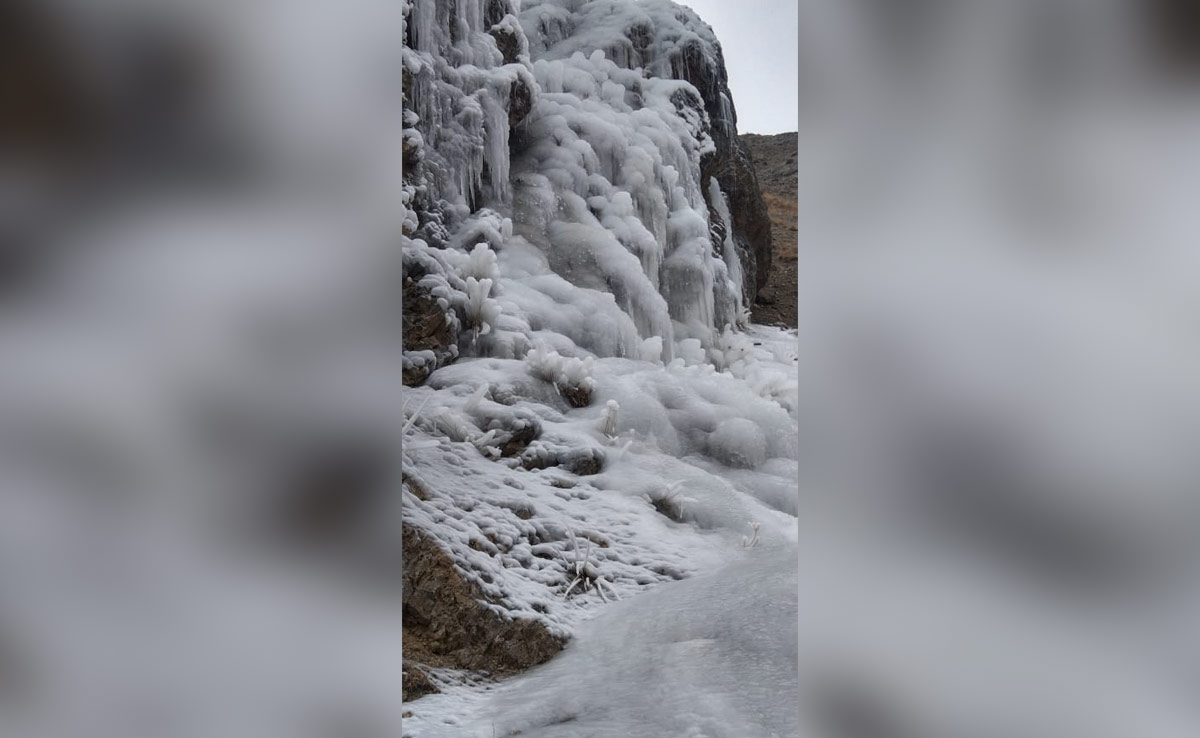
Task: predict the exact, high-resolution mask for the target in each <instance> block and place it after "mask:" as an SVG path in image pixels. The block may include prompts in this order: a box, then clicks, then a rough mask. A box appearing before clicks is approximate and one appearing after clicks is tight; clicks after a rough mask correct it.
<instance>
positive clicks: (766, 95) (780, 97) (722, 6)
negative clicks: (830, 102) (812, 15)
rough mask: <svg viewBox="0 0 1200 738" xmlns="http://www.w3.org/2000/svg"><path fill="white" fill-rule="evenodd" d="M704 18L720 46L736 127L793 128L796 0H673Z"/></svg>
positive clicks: (745, 130)
mask: <svg viewBox="0 0 1200 738" xmlns="http://www.w3.org/2000/svg"><path fill="white" fill-rule="evenodd" d="M676 2H680V3H681V4H683V5H687V6H689V7H691V8H692V10H695V11H696V12H697V13H698V14H699V15H700V17H701V18H703V19H704V20H705V22H707V23H708V24H709V25H710V26H712V27H713V31H715V32H716V34H717V38H718V39H719V40H720V41H721V48H722V49H724V51H725V66H726V68H727V69H728V71H729V89H730V90H731V91H732V92H733V104H734V106H736V108H737V114H738V132H739V133H783V132H785V131H794V130H796V128H797V119H796V63H797V49H796V43H797V41H796V36H797V33H796V29H797V24H798V22H799V21H798V18H799V13H798V8H799V4H798V3H797V0H676Z"/></svg>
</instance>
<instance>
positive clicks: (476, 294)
mask: <svg viewBox="0 0 1200 738" xmlns="http://www.w3.org/2000/svg"><path fill="white" fill-rule="evenodd" d="M491 292H492V280H490V279H475V278H474V277H467V300H466V304H465V305H464V308H465V310H466V313H467V320H468V324H469V325H470V326H471V329H472V331H473V332H474V335H475V337H477V338H478V337H479V336H486V335H487V334H488V333H491V332H492V328H493V326H495V324H496V319H497V318H499V317H500V303H498V302H496V301H495V300H493V299H492V298H491V297H490V295H491Z"/></svg>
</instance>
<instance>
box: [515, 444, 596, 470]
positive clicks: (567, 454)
mask: <svg viewBox="0 0 1200 738" xmlns="http://www.w3.org/2000/svg"><path fill="white" fill-rule="evenodd" d="M521 466H522V467H523V468H525V469H528V470H534V469H549V468H551V467H558V468H561V469H563V470H565V471H569V472H571V473H572V474H575V475H578V476H581V477H586V476H591V475H593V474H599V473H600V472H601V471H603V469H604V453H603V452H602V451H598V450H596V449H592V448H570V449H568V448H563V449H549V448H546V447H539V448H536V449H534V448H529V449H526V451H525V453H523V454H521Z"/></svg>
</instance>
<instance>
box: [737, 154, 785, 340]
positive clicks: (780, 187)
mask: <svg viewBox="0 0 1200 738" xmlns="http://www.w3.org/2000/svg"><path fill="white" fill-rule="evenodd" d="M741 140H742V143H744V144H745V146H746V148H747V150H749V152H750V156H751V157H752V158H753V159H754V170H755V173H756V174H757V175H758V184H759V187H760V188H761V190H762V198H763V201H764V202H766V204H767V212H768V214H769V215H770V219H771V245H772V249H773V250H774V252H775V253H774V257H773V260H772V264H773V266H772V268H771V273H770V276H769V278H768V279H767V283H766V284H765V285H764V286H763V287H762V288H761V289H760V290H759V293H758V299H757V300H755V303H754V306H753V308H752V309H751V312H752V314H753V316H754V322H756V323H763V324H766V325H782V326H785V327H787V328H795V327H796V317H797V316H796V307H797V306H796V301H797V294H796V276H797V275H796V248H797V246H798V244H797V237H798V235H799V234H798V233H797V231H796V227H797V223H796V175H797V171H798V170H797V167H796V143H797V142H796V134H795V133H780V134H777V135H774V136H759V135H755V134H753V133H748V134H745V135H743V136H741Z"/></svg>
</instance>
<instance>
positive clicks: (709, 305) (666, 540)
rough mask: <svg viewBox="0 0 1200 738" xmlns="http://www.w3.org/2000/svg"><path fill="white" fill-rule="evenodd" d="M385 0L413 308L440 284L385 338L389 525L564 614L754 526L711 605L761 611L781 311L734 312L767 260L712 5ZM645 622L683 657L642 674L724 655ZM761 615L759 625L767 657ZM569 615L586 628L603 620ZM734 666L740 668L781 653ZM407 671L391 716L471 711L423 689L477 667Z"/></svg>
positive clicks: (787, 437) (530, 604) (783, 480)
mask: <svg viewBox="0 0 1200 738" xmlns="http://www.w3.org/2000/svg"><path fill="white" fill-rule="evenodd" d="M406 8H407V18H408V31H407V33H408V38H409V47H408V48H407V49H406V50H405V68H406V70H407V80H408V86H407V87H406V90H407V92H406V95H407V97H406V126H407V129H406V133H405V138H406V151H407V152H408V153H407V156H406V159H405V162H406V164H407V165H408V168H407V170H406V173H405V176H404V189H405V191H404V194H403V196H402V198H401V199H402V201H403V202H404V203H405V207H406V211H405V213H404V214H403V220H404V222H405V223H406V227H405V230H404V237H403V238H402V239H401V245H402V247H403V251H404V255H405V263H406V275H407V276H408V277H409V279H408V280H407V281H406V282H405V284H406V287H408V288H409V289H410V294H416V295H420V298H419V300H420V302H419V303H418V302H413V303H411V304H413V305H415V306H416V307H417V309H418V310H419V311H420V312H421V313H422V315H423V316H427V318H426V317H422V318H421V320H422V321H424V323H422V325H426V326H430V325H440V323H439V320H440V318H439V317H438V315H437V311H438V310H442V311H445V312H446V313H447V315H448V317H449V321H448V322H447V325H449V326H450V329H449V330H446V331H444V333H443V334H439V336H440V339H439V341H432V342H431V343H430V344H428V345H427V344H426V343H424V341H425V339H426V338H427V337H429V336H432V335H434V331H433V330H432V329H429V328H428V327H426V328H424V329H422V330H423V332H422V333H421V334H420V341H419V342H417V343H414V345H411V346H409V345H408V344H407V342H408V340H409V339H408V338H406V354H405V355H406V367H411V369H412V372H413V375H414V376H417V377H418V381H416V382H412V383H410V384H412V385H416V386H413V387H412V388H410V389H407V390H406V392H407V394H409V395H412V396H415V397H420V398H421V400H422V401H423V402H427V403H428V404H427V405H426V410H425V411H424V412H423V414H422V417H421V418H419V419H417V420H416V421H415V424H414V426H413V433H412V436H413V439H414V442H413V443H410V444H409V448H410V449H411V452H410V453H406V456H405V474H406V479H407V480H408V482H409V484H408V487H407V489H406V492H405V499H404V510H405V513H404V514H405V524H406V525H407V526H411V527H412V528H413V529H416V530H421V531H424V532H427V533H428V534H429V535H430V536H431V537H432V538H433V539H435V540H436V541H437V543H438V545H439V546H440V547H442V548H443V549H444V550H446V551H447V552H448V553H449V555H450V556H451V558H452V559H453V560H454V561H455V562H456V564H457V565H458V566H459V567H460V573H461V574H462V575H463V576H464V577H465V578H466V579H468V580H469V581H470V582H471V583H472V585H473V586H475V587H477V588H478V591H480V592H481V593H482V594H483V596H484V597H485V598H486V599H487V602H488V606H489V607H492V608H495V609H496V611H498V612H501V613H503V614H504V616H505V617H509V618H517V619H521V620H525V621H532V622H534V623H537V624H539V626H541V627H544V628H546V629H547V630H548V631H549V632H551V633H553V634H555V635H556V636H563V637H566V636H570V635H572V634H574V633H575V631H576V628H577V627H578V624H579V622H580V621H581V620H582V619H584V618H586V617H589V616H590V614H591V613H592V612H593V611H594V609H595V608H599V607H604V606H605V602H606V601H607V600H615V599H617V598H621V599H632V600H633V601H632V602H629V603H622V604H623V605H625V604H627V605H628V606H629V607H631V608H633V610H631V612H645V613H646V614H645V615H626V617H639V618H641V617H650V616H651V615H650V614H649V613H651V612H654V611H655V608H656V607H662V606H667V605H664V604H663V603H665V602H667V601H668V600H670V597H669V596H668V595H665V594H664V597H666V599H665V600H662V601H659V600H647V601H646V604H642V605H638V604H636V603H637V602H638V601H639V600H640V599H641V596H642V593H643V591H644V590H646V589H650V588H654V587H658V586H661V585H664V584H666V585H673V584H674V583H675V582H676V580H680V579H685V578H689V577H691V576H693V575H697V574H704V573H710V574H711V573H712V572H714V570H717V569H721V568H723V567H724V566H725V565H726V564H728V563H729V562H731V561H741V560H742V559H743V558H745V557H747V556H749V553H748V551H747V550H746V549H743V548H742V547H741V546H740V544H739V541H740V540H741V538H742V536H743V534H744V533H745V532H746V531H747V530H749V529H751V527H752V526H756V530H759V529H760V530H761V533H760V534H759V535H761V540H762V542H763V544H764V546H767V547H770V548H772V549H773V550H775V551H776V552H777V556H776V559H777V561H776V563H775V564H771V565H769V566H768V569H771V571H772V572H773V574H772V575H771V576H772V577H774V578H773V579H772V580H771V584H770V586H769V587H767V588H766V589H764V590H763V592H761V593H760V595H759V596H760V599H759V600H756V601H755V602H753V603H752V602H750V601H747V602H746V603H743V604H744V605H745V608H742V607H740V606H739V607H735V608H734V610H732V611H730V614H729V617H730V618H731V620H730V623H729V624H728V625H723V626H721V628H734V627H736V626H735V625H733V622H734V621H735V620H738V619H739V618H745V619H747V620H753V619H754V618H755V617H761V616H762V615H763V614H764V612H766V611H764V610H763V609H762V608H759V607H758V604H757V603H759V602H764V601H771V603H772V604H771V605H770V607H769V608H767V610H769V611H770V613H772V614H771V615H770V618H776V617H778V618H782V619H786V618H787V613H788V612H794V607H795V603H794V595H792V596H791V599H789V590H788V586H789V584H788V581H787V576H788V575H787V565H786V560H787V558H788V556H789V553H788V552H789V551H791V552H794V542H795V535H794V528H795V520H796V519H795V517H794V516H795V513H796V510H797V500H796V492H795V487H794V485H795V479H796V456H797V448H796V447H797V441H798V437H797V434H796V413H797V409H798V403H797V402H796V388H795V345H794V342H795V335H794V334H789V333H787V332H784V331H780V330H776V329H767V328H763V327H761V326H755V325H752V324H750V323H749V322H748V321H747V320H746V314H747V308H748V304H749V301H750V299H752V297H753V290H754V289H755V275H758V276H759V277H761V276H763V275H765V273H766V269H767V265H766V263H765V262H764V263H761V264H759V263H758V262H757V261H756V256H755V253H754V250H753V249H752V248H751V247H750V246H749V245H748V244H749V241H750V237H749V236H748V235H747V233H746V232H745V228H744V226H743V224H742V223H741V222H740V221H739V220H738V219H737V215H736V214H735V213H734V212H732V211H733V210H734V208H733V207H732V206H731V204H730V203H731V200H732V198H733V197H734V196H738V193H736V192H734V191H733V190H731V189H730V187H731V186H732V185H731V184H730V183H731V182H735V180H734V179H731V177H730V175H729V171H732V170H734V169H736V168H737V166H740V165H735V164H729V160H730V158H731V157H734V156H735V155H736V152H734V151H733V149H732V148H731V146H732V144H731V141H736V123H735V115H734V111H733V106H732V101H731V100H730V98H729V95H728V91H727V89H725V88H726V83H725V81H724V62H723V59H722V57H721V49H720V44H719V43H718V42H717V40H716V38H715V37H714V36H713V34H712V31H711V29H710V28H709V27H708V26H707V25H705V24H704V23H703V22H702V21H701V20H700V19H699V18H698V17H697V16H696V15H695V14H694V13H693V12H692V11H690V10H688V9H687V8H684V7H682V6H679V5H676V4H674V3H672V2H667V1H665V0H646V1H645V2H633V0H619V1H617V0H598V1H596V2H587V3H582V2H575V1H573V0H554V1H553V2H539V1H538V0H529V1H528V2H524V3H521V5H520V7H519V8H518V6H517V4H516V3H515V2H509V1H508V0H487V1H486V2H485V1H483V0H470V1H462V0H460V1H459V2H456V3H447V2H440V1H438V0H409V2H408V3H407V5H406ZM722 162H724V163H722ZM727 170H729V171H727ZM743 184H744V183H743ZM747 187H748V188H749V189H750V190H752V191H753V195H754V197H759V196H758V193H757V187H756V185H754V184H753V182H752V181H751V182H750V184H749V185H747ZM740 196H741V197H743V198H744V197H746V196H747V195H746V193H741V195H740ZM756 268H757V269H756ZM415 299H416V298H414V300H415ZM405 305H406V307H407V306H409V305H410V302H409V298H406V302H405ZM407 325H408V322H407V319H406V326H407ZM418 344H419V345H418ZM434 344H436V345H434ZM418 362H420V364H419V366H418ZM414 402H415V400H414ZM581 539H585V540H581ZM577 548H578V550H577ZM580 551H583V552H585V553H580ZM580 556H584V557H585V558H586V565H585V563H583V562H581V560H580V558H579V557H580ZM776 564H777V565H776ZM581 567H583V568H582V569H581ZM749 568H753V567H752V566H751V567H749ZM580 571H586V574H587V576H586V577H585V579H586V582H585V581H583V580H581V579H579V575H580ZM738 571H739V572H740V570H738ZM741 576H742V574H740V573H737V572H731V573H728V574H725V575H724V579H723V582H724V583H723V584H721V585H719V586H718V589H720V590H721V591H722V592H724V591H725V589H730V588H736V587H737V586H738V585H737V583H738V582H739V581H740V577H741ZM585 585H586V586H585ZM584 592H586V595H584V594H583V593H584ZM592 593H595V595H593V594H592ZM601 595H603V596H601ZM610 595H611V596H610ZM628 596H632V597H628ZM677 596H678V597H685V596H686V595H684V594H683V593H682V592H681V593H680V594H679V595H677ZM721 596H722V597H726V596H727V594H722V595H721ZM668 604H669V603H668ZM719 604H720V603H715V602H714V603H713V606H714V607H715V606H718V605H719ZM726 604H727V603H726ZM722 606H724V605H722ZM641 608H644V610H642V609H641ZM704 617H705V616H702V615H701V616H699V618H700V619H704ZM616 620H619V616H616V615H614V622H615V621H616ZM779 622H782V620H779ZM779 622H776V621H775V620H771V622H769V623H768V622H762V623H759V624H757V625H755V626H753V627H756V628H759V629H760V630H761V632H763V633H764V634H765V633H767V632H768V631H769V630H770V629H771V628H774V627H776V626H778V625H779ZM658 635H659V634H656V633H652V632H647V633H646V634H645V635H644V638H645V639H646V641H647V642H648V641H653V640H654V639H655V638H656V637H657V636H658ZM661 635H662V637H663V639H664V641H663V643H662V644H661V646H662V649H663V654H666V656H667V662H669V664H675V665H676V666H678V667H679V669H680V670H681V671H679V672H678V673H677V672H675V671H672V669H673V668H674V667H671V666H667V667H665V668H666V671H664V672H663V675H662V676H663V678H667V679H675V678H680V675H681V673H682V671H684V670H686V668H687V667H686V666H685V664H687V663H688V660H689V659H692V658H697V659H700V660H701V661H703V662H706V663H707V664H708V665H707V666H705V667H704V668H706V669H708V668H715V664H717V663H719V662H721V661H723V660H724V659H729V658H733V655H732V653H731V652H730V651H729V648H730V646H729V645H728V644H719V645H718V644H717V642H716V641H714V642H713V648H711V649H705V648H699V649H696V650H695V652H694V653H692V652H690V651H688V649H689V648H690V647H689V646H688V645H687V644H677V643H673V641H672V639H675V638H677V637H678V638H683V636H682V635H679V634H676V633H662V634H661ZM786 636H787V634H786V633H783V634H781V638H782V640H781V641H779V643H778V644H774V645H772V644H770V643H768V641H770V638H771V637H770V636H766V635H764V641H763V643H762V646H763V648H764V650H765V651H768V652H771V657H770V658H771V659H772V662H771V663H772V667H771V669H775V668H776V667H778V668H780V669H783V676H784V677H785V678H787V675H788V674H789V673H791V672H788V670H787V668H786V664H788V663H790V660H791V659H792V658H793V657H792V654H794V645H792V646H789V645H788V638H787V637H786ZM580 637H583V638H588V639H589V643H590V645H585V644H583V643H581V644H580V648H584V649H595V650H598V651H604V650H606V649H609V648H610V646H609V645H605V644H606V643H607V641H606V640H605V639H611V636H599V637H597V638H596V639H594V640H590V639H592V636H580ZM685 640H686V639H685ZM735 640H736V638H735ZM775 646H777V648H776V647H775ZM647 647H648V646H647ZM639 648H640V647H639ZM679 649H682V650H679ZM789 649H790V650H789ZM676 651H677V653H676ZM672 654H674V655H672ZM610 655H611V658H612V659H613V660H614V663H616V661H619V660H620V659H621V658H625V657H628V658H631V659H635V658H637V656H636V655H634V654H632V653H628V652H626V654H625V656H621V655H620V654H617V653H615V652H613V653H611V654H610ZM733 660H734V661H736V662H741V660H740V659H738V658H733ZM742 665H743V666H744V667H745V669H746V672H747V673H754V674H757V677H756V678H757V679H759V680H760V682H761V683H762V684H765V683H767V682H769V681H771V680H774V679H776V678H778V677H779V676H780V675H779V674H778V673H776V672H775V671H772V670H768V669H765V668H759V667H756V666H755V665H753V664H750V663H743V664H742ZM644 666H645V668H646V669H647V670H653V669H654V668H655V666H654V665H653V664H652V663H647V664H645V665H644ZM563 668H566V669H568V670H570V669H575V668H578V665H571V664H570V663H568V665H567V666H566V667H563ZM739 668H741V667H739ZM791 671H792V672H794V669H792V670H791ZM768 672H769V673H768ZM429 677H430V678H431V679H433V680H434V681H435V682H438V683H439V685H440V688H441V690H442V692H443V694H441V695H431V696H429V697H425V698H422V699H421V700H418V701H417V702H415V703H412V705H411V708H412V710H413V712H414V716H413V718H412V720H411V721H410V722H409V723H408V725H410V726H411V730H413V731H414V732H413V735H421V736H433V735H441V734H447V735H448V734H456V735H468V734H470V735H476V734H477V733H475V732H474V731H475V729H476V728H475V727H474V726H472V728H471V731H472V732H470V733H466V732H463V731H464V730H465V729H466V723H463V722H460V721H465V720H468V719H469V718H468V714H469V713H471V712H472V710H471V709H469V708H468V707H467V706H464V705H463V704H450V705H449V706H448V705H447V703H446V702H445V700H446V699H450V700H451V703H453V700H454V699H455V698H454V695H459V694H463V693H464V690H465V694H467V695H468V696H470V699H483V698H484V697H486V694H485V693H484V692H481V691H479V690H478V689H475V688H472V687H470V686H469V679H470V677H469V675H466V674H464V673H461V672H454V671H453V670H441V671H439V670H436V669H433V670H429ZM604 678H607V677H606V676H603V675H600V674H597V675H596V679H598V680H599V679H604ZM464 680H465V681H464ZM751 681H754V680H753V679H751ZM747 688H748V689H751V690H752V691H753V690H756V689H758V688H757V687H747ZM514 689H515V690H516V694H518V695H519V694H521V690H522V689H525V690H528V689H529V685H525V686H524V687H522V686H520V685H514ZM736 693H737V690H736V687H735V686H734V685H733V684H732V682H730V681H729V680H726V679H724V678H715V679H714V680H713V681H710V682H707V683H705V684H704V685H702V694H704V695H708V696H710V697H713V698H714V699H717V698H718V696H719V695H722V694H723V695H724V696H723V697H719V698H720V699H725V700H728V699H736ZM524 694H525V699H526V700H527V701H530V703H531V704H532V701H536V699H537V698H535V697H533V696H532V695H531V694H530V693H528V692H525V693H524ZM613 697H614V696H613V695H610V696H609V697H601V698H599V701H600V702H601V703H602V702H603V701H604V700H605V699H611V698H613ZM514 699H517V700H520V699H521V698H520V697H519V696H518V697H515V698H514ZM704 699H705V698H704V697H702V696H701V695H700V694H695V695H691V696H688V697H686V698H684V699H683V700H681V702H680V705H679V709H680V710H685V709H686V705H687V704H688V703H695V704H699V702H702V701H703V700H704ZM755 699H757V697H755ZM760 708H761V709H771V710H776V711H778V708H779V705H771V706H769V707H768V706H767V705H766V704H765V703H764V705H761V706H755V707H753V708H752V709H753V710H758V709H760ZM482 709H483V710H484V712H487V711H488V710H489V709H490V708H482ZM748 715H749V713H746V715H743V716H741V717H736V716H734V717H730V720H732V721H733V723H731V726H733V727H730V728H729V730H731V731H733V732H732V733H729V734H730V735H732V734H737V735H742V736H752V735H759V734H761V735H763V736H768V735H771V733H769V732H762V731H760V732H759V733H755V732H753V731H751V732H746V730H747V729H748V728H747V725H748V723H745V722H739V721H745V720H750V719H751V718H749V717H748ZM551 717H552V716H551ZM545 718H546V716H544V715H533V714H531V715H530V716H526V717H525V718H521V719H523V720H526V721H527V723H526V724H527V727H528V726H532V725H533V724H535V723H538V722H539V721H541V720H543V719H545ZM772 720H776V721H777V722H778V723H779V725H781V726H782V725H786V724H788V723H789V721H790V720H792V718H791V717H790V712H786V713H785V712H777V714H776V715H775V716H774V717H773V718H772ZM514 721H517V718H516V717H515V716H514ZM529 721H532V722H529ZM709 722H711V720H710V721H709ZM705 724H707V723H705ZM513 725H514V726H515V725H516V722H514V723H513ZM676 727H681V728H682V727H687V726H683V724H682V723H680V724H679V725H678V726H676ZM691 727H692V728H694V729H696V730H699V729H700V728H701V723H696V725H695V726H691ZM508 729H509V730H511V729H513V728H511V727H510V728H508ZM689 729H690V728H689ZM479 730H480V731H481V732H479V733H478V734H480V735H483V734H489V733H487V728H486V727H480V728H479ZM617 730H618V731H619V728H618V729H617ZM442 731H449V732H445V733H443V732H442ZM456 731H457V732H456ZM739 731H740V732H739ZM776 732H778V726H776ZM531 734H532V733H531ZM697 735H699V734H697ZM713 735H718V733H713Z"/></svg>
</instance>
